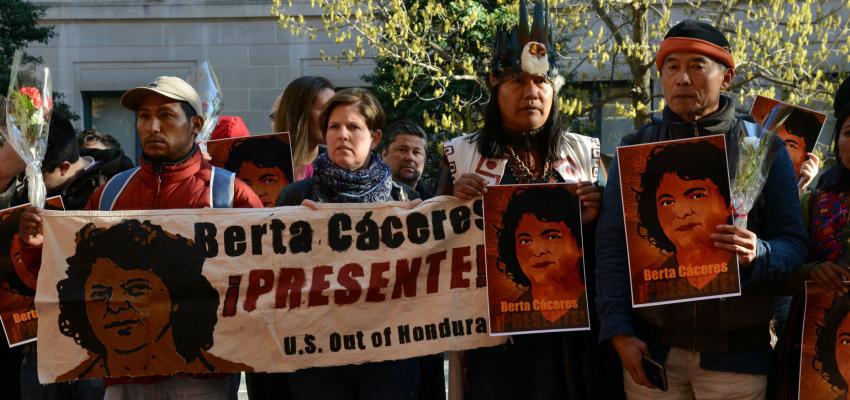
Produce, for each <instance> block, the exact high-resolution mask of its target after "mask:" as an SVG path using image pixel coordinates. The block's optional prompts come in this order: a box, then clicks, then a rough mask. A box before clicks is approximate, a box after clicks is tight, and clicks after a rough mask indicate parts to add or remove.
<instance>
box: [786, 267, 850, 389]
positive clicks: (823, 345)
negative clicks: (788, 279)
mask: <svg viewBox="0 0 850 400" xmlns="http://www.w3.org/2000/svg"><path fill="white" fill-rule="evenodd" d="M848 314H850V296H846V295H845V296H834V295H833V294H832V293H830V292H827V291H825V290H823V289H822V288H821V287H820V286H817V285H815V284H814V283H812V282H806V311H805V316H804V318H803V321H804V322H803V342H802V345H801V346H800V386H799V395H798V398H800V399H811V400H833V399H845V398H847V393H848V389H847V388H848V382H850V318H848Z"/></svg>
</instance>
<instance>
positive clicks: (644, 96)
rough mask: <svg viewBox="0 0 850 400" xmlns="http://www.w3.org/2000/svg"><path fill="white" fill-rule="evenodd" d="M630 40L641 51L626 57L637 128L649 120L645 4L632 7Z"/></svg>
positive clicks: (647, 38) (647, 22) (649, 91)
mask: <svg viewBox="0 0 850 400" xmlns="http://www.w3.org/2000/svg"><path fill="white" fill-rule="evenodd" d="M632 20H633V21H634V25H633V26H634V27H633V29H632V42H633V43H635V44H637V45H639V46H640V47H641V51H638V52H634V53H632V56H631V57H629V58H628V63H629V68H630V69H631V72H632V78H633V79H634V86H632V93H631V98H632V107H634V109H635V111H636V115H635V119H634V126H635V128H639V127H641V126H642V125H644V124H647V123H649V121H650V118H649V116H650V110H651V104H652V81H651V80H650V68H649V67H648V66H649V65H652V64H651V63H649V60H650V57H652V55H651V54H649V50H648V48H649V12H648V7H647V6H646V5H635V6H633V8H632Z"/></svg>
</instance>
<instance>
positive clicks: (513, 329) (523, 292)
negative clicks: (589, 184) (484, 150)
mask: <svg viewBox="0 0 850 400" xmlns="http://www.w3.org/2000/svg"><path fill="white" fill-rule="evenodd" d="M575 190H576V185H575V184H545V185H502V186H490V187H488V190H487V193H486V194H485V195H484V223H485V226H484V232H485V241H486V260H487V289H488V290H487V291H488V296H489V305H490V314H489V315H490V333H491V334H492V335H504V334H518V333H537V332H549V331H567V330H586V329H589V323H588V314H587V307H588V304H587V296H586V294H585V281H584V262H583V257H582V256H583V253H584V252H583V250H582V227H581V206H580V204H579V201H578V197H577V196H576V195H575Z"/></svg>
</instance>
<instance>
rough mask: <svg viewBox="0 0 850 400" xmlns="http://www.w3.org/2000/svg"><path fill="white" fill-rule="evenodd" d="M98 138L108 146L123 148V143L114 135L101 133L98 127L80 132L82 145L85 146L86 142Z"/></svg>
mask: <svg viewBox="0 0 850 400" xmlns="http://www.w3.org/2000/svg"><path fill="white" fill-rule="evenodd" d="M92 140H97V141H99V142H101V143H103V144H104V145H105V146H106V147H107V148H110V149H118V150H121V143H120V142H119V141H118V139H116V138H115V137H114V136H112V135H110V134H107V133H101V132H100V131H98V130H97V129H94V128H91V129H86V130H83V131H82V132H80V147H85V144H86V142H89V141H92Z"/></svg>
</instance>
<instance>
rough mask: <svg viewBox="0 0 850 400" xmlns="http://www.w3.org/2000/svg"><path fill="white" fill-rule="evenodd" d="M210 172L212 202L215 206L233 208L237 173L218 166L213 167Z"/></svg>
mask: <svg viewBox="0 0 850 400" xmlns="http://www.w3.org/2000/svg"><path fill="white" fill-rule="evenodd" d="M210 174H211V176H210V204H212V206H213V208H232V207H233V190H234V185H235V183H236V174H234V173H233V172H230V171H228V170H226V169H224V168H218V167H212V171H210Z"/></svg>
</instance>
